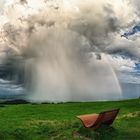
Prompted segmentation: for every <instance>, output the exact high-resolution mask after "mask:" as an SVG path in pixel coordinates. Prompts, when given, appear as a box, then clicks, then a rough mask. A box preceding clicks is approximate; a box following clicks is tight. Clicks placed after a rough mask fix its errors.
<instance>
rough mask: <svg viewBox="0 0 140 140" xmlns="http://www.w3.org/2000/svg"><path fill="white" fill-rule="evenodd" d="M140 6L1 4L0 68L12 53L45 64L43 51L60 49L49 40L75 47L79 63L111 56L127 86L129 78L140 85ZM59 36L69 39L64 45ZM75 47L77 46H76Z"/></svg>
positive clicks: (108, 2)
mask: <svg viewBox="0 0 140 140" xmlns="http://www.w3.org/2000/svg"><path fill="white" fill-rule="evenodd" d="M139 3H140V2H139V0H99V1H96V0H84V1H81V0H0V9H1V10H0V19H1V20H0V31H1V34H0V58H1V61H0V63H3V62H4V61H5V59H6V57H7V52H8V54H9V55H10V57H15V56H21V57H22V58H24V59H26V60H27V59H29V58H33V57H36V58H39V60H40V59H41V60H42V61H43V60H44V58H43V59H42V57H41V55H42V54H43V52H42V50H43V51H47V52H48V51H50V48H49V47H48V48H47V49H46V48H45V47H44V44H45V45H46V46H49V45H50V44H51V45H54V44H53V42H51V41H50V42H49V41H48V42H46V38H47V39H48V40H51V39H54V41H56V42H58V46H61V45H63V46H65V45H66V44H67V46H69V48H71V49H70V50H69V49H68V50H67V51H73V54H71V55H72V57H73V61H77V62H79V63H82V62H83V60H87V57H88V58H89V57H90V55H91V54H93V55H97V56H98V55H100V56H101V60H102V61H104V58H103V59H102V56H103V57H104V54H105V56H106V58H107V59H108V61H109V63H110V65H111V67H112V68H113V70H114V71H115V72H116V75H117V77H118V79H121V82H128V79H129V83H131V82H132V83H134V81H135V83H140V76H139V73H140V46H139V44H140V13H139V11H140V6H139V5H140V4H139ZM58 32H60V35H58V36H59V37H60V38H59V39H60V40H62V38H65V37H67V38H69V39H66V42H64V43H63V44H61V42H60V40H58V39H57V33H58ZM54 33H56V34H54ZM72 36H73V38H72ZM45 37H46V38H45ZM72 40H73V41H72ZM34 42H35V43H34ZM42 42H44V44H43V43H42ZM37 44H38V45H37ZM74 45H77V47H76V48H74V47H71V46H74ZM39 46H42V47H39ZM54 46H55V45H54ZM52 51H54V50H52ZM61 53H62V51H61ZM54 54H55V53H54ZM79 54H80V55H79ZM52 55H53V54H52ZM55 55H57V53H56V54H55ZM63 55H64V54H63V53H62V56H63ZM64 57H65V56H64ZM45 59H46V58H45ZM47 59H51V58H50V57H49V58H48V56H47ZM70 62H71V61H70ZM70 62H69V63H70ZM94 64H95V65H96V62H95V63H94ZM94 64H93V65H94ZM39 65H40V64H39ZM81 65H82V66H81V67H82V68H83V67H84V66H85V65H83V64H81ZM72 66H73V65H72ZM64 68H66V66H64ZM103 68H104V69H105V66H103ZM95 69H96V68H95ZM128 73H129V74H128ZM134 75H135V76H134ZM128 77H129V78H128Z"/></svg>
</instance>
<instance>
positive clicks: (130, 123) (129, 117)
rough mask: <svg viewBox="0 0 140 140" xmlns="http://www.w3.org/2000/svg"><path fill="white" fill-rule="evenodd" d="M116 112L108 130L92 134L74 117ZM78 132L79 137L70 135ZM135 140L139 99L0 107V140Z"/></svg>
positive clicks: (139, 119) (139, 120)
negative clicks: (113, 110) (110, 110)
mask: <svg viewBox="0 0 140 140" xmlns="http://www.w3.org/2000/svg"><path fill="white" fill-rule="evenodd" d="M113 108H120V109H121V110H120V113H119V115H118V117H117V119H116V121H115V122H114V124H113V126H112V127H106V126H104V127H102V128H100V129H99V130H98V131H96V132H92V131H89V130H87V129H85V128H83V127H82V125H81V123H80V121H79V120H78V119H76V117H75V116H77V115H81V114H89V113H99V112H101V111H105V110H109V109H113ZM74 131H79V132H80V134H81V136H80V137H73V135H72V132H74ZM87 138H88V139H91V140H94V139H95V140H139V139H140V99H135V100H127V101H114V102H113V101H112V102H91V103H65V104H21V105H7V104H5V105H0V140H80V139H83V140H86V139H87Z"/></svg>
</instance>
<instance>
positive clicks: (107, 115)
mask: <svg viewBox="0 0 140 140" xmlns="http://www.w3.org/2000/svg"><path fill="white" fill-rule="evenodd" d="M119 110H120V109H114V110H110V111H105V112H101V113H100V114H99V117H98V119H97V121H96V122H95V125H96V124H99V123H101V124H108V125H111V124H112V123H113V121H114V119H115V118H116V116H117V114H118V112H119Z"/></svg>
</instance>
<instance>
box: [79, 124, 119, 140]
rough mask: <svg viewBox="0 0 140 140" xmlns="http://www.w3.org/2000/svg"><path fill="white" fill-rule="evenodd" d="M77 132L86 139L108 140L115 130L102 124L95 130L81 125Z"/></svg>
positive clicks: (114, 133) (115, 132)
mask: <svg viewBox="0 0 140 140" xmlns="http://www.w3.org/2000/svg"><path fill="white" fill-rule="evenodd" d="M78 133H79V135H80V136H81V137H83V139H84V138H85V139H88V140H110V139H112V138H113V137H114V136H115V135H116V134H117V130H116V129H115V128H113V127H111V126H106V125H102V126H101V127H100V128H99V129H98V130H96V131H93V130H91V129H87V128H85V127H81V128H80V129H79V130H78Z"/></svg>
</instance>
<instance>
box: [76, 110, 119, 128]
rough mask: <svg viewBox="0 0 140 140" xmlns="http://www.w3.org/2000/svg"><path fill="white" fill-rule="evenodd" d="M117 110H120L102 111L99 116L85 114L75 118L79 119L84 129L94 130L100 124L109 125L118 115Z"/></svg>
mask: <svg viewBox="0 0 140 140" xmlns="http://www.w3.org/2000/svg"><path fill="white" fill-rule="evenodd" d="M119 110H120V109H114V110H110V111H104V112H101V113H100V114H86V115H81V116H77V118H79V119H80V120H81V121H82V123H83V125H84V126H85V127H86V128H91V129H93V130H96V129H97V128H99V127H100V126H101V125H102V124H105V125H111V124H112V123H113V121H114V120H115V118H116V116H117V114H118V113H119Z"/></svg>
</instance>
